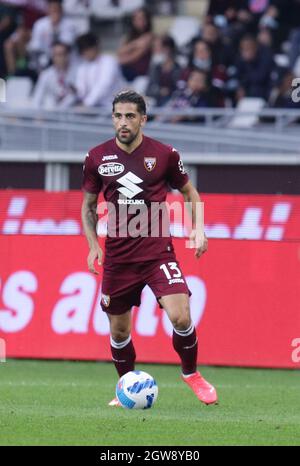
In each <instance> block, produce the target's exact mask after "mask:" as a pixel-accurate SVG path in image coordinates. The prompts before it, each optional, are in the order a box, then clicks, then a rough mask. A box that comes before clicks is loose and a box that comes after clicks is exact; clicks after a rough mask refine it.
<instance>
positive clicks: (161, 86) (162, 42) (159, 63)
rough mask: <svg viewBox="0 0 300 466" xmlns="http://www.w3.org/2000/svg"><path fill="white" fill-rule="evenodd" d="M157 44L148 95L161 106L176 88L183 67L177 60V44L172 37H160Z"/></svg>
mask: <svg viewBox="0 0 300 466" xmlns="http://www.w3.org/2000/svg"><path fill="white" fill-rule="evenodd" d="M155 44H156V45H155V48H154V51H153V56H152V65H151V68H150V73H149V84H148V88H147V90H146V95H147V96H148V97H152V98H153V99H154V103H155V105H157V106H161V105H164V104H165V103H166V102H167V101H168V100H169V98H170V97H171V95H172V93H173V92H174V91H175V90H176V87H177V82H178V80H179V77H180V73H181V67H180V66H179V64H178V63H177V62H176V45H175V42H174V40H173V39H172V38H171V37H168V36H164V37H158V38H157V39H156V41H155Z"/></svg>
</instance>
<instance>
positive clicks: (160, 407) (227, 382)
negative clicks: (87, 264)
mask: <svg viewBox="0 0 300 466" xmlns="http://www.w3.org/2000/svg"><path fill="white" fill-rule="evenodd" d="M137 369H143V370H146V371H147V372H149V373H150V374H152V375H153V376H154V377H155V378H156V380H157V383H158V387H159V395H158V400H157V403H156V404H155V406H154V407H153V408H152V409H150V410H146V411H138V410H136V411H135V410H125V409H123V408H110V407H108V406H107V403H108V401H110V400H111V399H112V397H113V396H114V389H115V384H116V374H115V370H114V367H113V366H112V364H109V363H93V362H56V361H22V360H19V361H16V360H8V361H7V362H6V363H3V364H0V445H98V446H112V445H125V446H131V445H146V446H150V445H155V446H156V445H157V446H159V445H171V446H189V445H299V444H300V401H299V387H300V380H299V378H300V373H299V371H280V370H258V369H234V368H216V367H204V368H202V372H203V375H204V376H205V377H206V378H207V379H208V380H209V381H211V382H212V383H213V384H214V385H215V386H216V388H217V390H218V394H219V398H220V402H219V404H218V405H217V406H205V405H202V404H201V403H200V402H198V400H197V399H196V397H195V396H194V394H193V393H192V391H191V390H190V389H189V387H187V386H186V385H185V384H184V383H183V382H181V380H180V378H179V367H178V366H168V365H164V366H160V365H148V364H138V365H137Z"/></svg>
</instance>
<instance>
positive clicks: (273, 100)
mask: <svg viewBox="0 0 300 466" xmlns="http://www.w3.org/2000/svg"><path fill="white" fill-rule="evenodd" d="M295 77H296V76H295V75H294V74H293V73H292V72H291V71H288V72H287V73H286V74H285V75H284V76H283V79H282V80H281V82H280V84H279V85H278V86H277V87H275V88H274V89H273V91H272V92H271V96H270V100H269V105H270V107H273V108H300V102H295V101H293V99H292V93H293V91H294V88H293V80H294V79H295Z"/></svg>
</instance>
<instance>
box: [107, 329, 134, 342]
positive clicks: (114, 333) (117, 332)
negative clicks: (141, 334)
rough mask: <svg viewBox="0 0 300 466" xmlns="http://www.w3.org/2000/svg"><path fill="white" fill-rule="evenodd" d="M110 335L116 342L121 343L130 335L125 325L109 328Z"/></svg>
mask: <svg viewBox="0 0 300 466" xmlns="http://www.w3.org/2000/svg"><path fill="white" fill-rule="evenodd" d="M110 333H111V337H112V339H113V340H114V341H115V342H116V343H122V342H123V341H125V340H127V338H128V337H129V335H130V329H128V328H125V327H120V328H116V329H111V332H110Z"/></svg>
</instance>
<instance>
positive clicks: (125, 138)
mask: <svg viewBox="0 0 300 466" xmlns="http://www.w3.org/2000/svg"><path fill="white" fill-rule="evenodd" d="M122 131H124V128H123V129H120V130H119V131H117V133H116V138H117V139H118V141H119V142H120V143H121V144H125V145H127V146H130V144H132V143H133V141H134V140H135V139H136V138H137V136H138V134H139V132H138V131H137V132H136V133H133V132H132V131H130V130H129V129H127V128H126V131H128V134H127V136H121V132H122Z"/></svg>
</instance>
